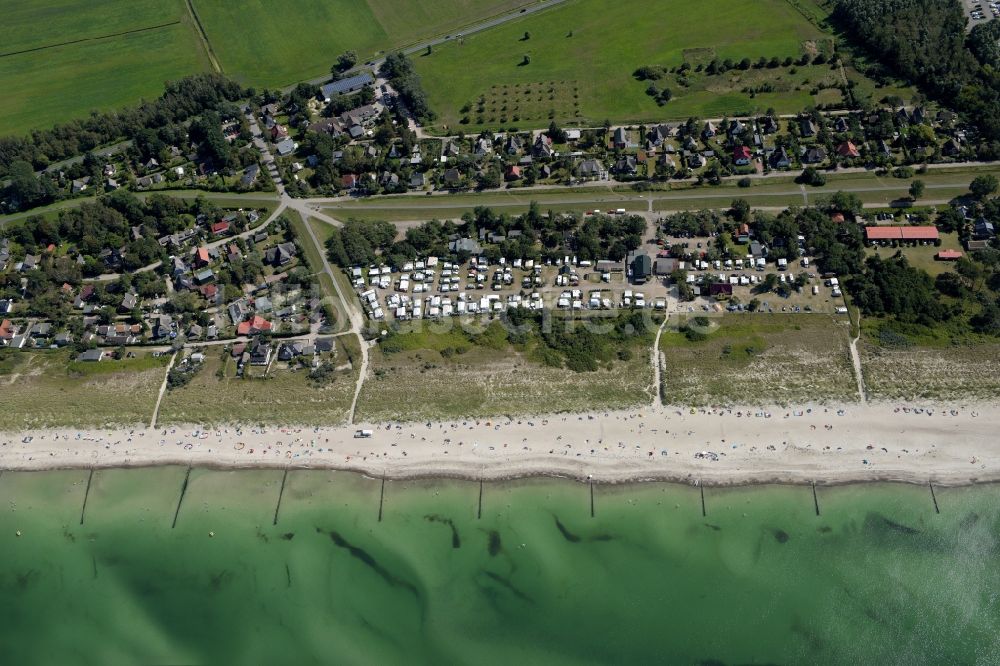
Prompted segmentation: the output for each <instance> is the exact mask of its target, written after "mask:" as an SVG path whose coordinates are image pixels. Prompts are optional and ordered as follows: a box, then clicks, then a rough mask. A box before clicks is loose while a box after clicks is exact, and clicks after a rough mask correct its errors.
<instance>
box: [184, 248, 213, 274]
mask: <svg viewBox="0 0 1000 666" xmlns="http://www.w3.org/2000/svg"><path fill="white" fill-rule="evenodd" d="M210 263H212V258H211V255H209V253H208V248H207V247H199V248H198V249H197V250H195V253H194V265H195V266H197V267H198V268H203V267H205V266H208V265H209V264H210ZM182 265H183V264H182ZM181 272H182V273H183V272H184V271H181Z"/></svg>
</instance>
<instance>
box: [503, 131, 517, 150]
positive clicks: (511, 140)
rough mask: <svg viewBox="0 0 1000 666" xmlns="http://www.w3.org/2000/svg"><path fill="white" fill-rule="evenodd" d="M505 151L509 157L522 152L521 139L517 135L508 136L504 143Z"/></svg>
mask: <svg viewBox="0 0 1000 666" xmlns="http://www.w3.org/2000/svg"><path fill="white" fill-rule="evenodd" d="M503 149H504V151H506V153H507V154H508V155H517V154H518V153H520V152H521V139H520V137H518V136H517V135H516V134H510V135H508V136H507V141H506V142H504V147H503Z"/></svg>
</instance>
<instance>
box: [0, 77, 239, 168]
mask: <svg viewBox="0 0 1000 666" xmlns="http://www.w3.org/2000/svg"><path fill="white" fill-rule="evenodd" d="M252 94H253V91H250V90H245V89H244V88H243V87H242V86H240V85H239V84H238V83H236V82H235V81H232V80H230V79H228V78H226V77H225V76H222V75H220V74H195V75H192V76H188V77H185V78H183V79H180V80H179V81H171V82H167V83H166V85H165V89H164V91H163V94H162V95H160V96H159V97H158V98H157V99H155V100H153V101H150V102H143V103H141V104H139V105H137V106H133V107H129V108H125V109H120V110H118V111H108V112H106V113H94V114H92V115H91V116H90V117H89V118H86V119H79V120H73V121H71V122H68V123H63V124H60V125H56V126H55V127H53V128H51V129H44V130H35V131H33V132H31V133H30V134H29V135H28V136H23V137H14V136H8V137H2V138H0V177H5V176H7V175H8V174H9V173H10V169H11V166H12V165H14V164H15V163H17V162H22V163H27V164H30V165H31V167H32V168H33V169H36V170H37V169H44V168H46V167H48V166H49V165H50V164H51V163H53V162H58V161H60V160H64V159H67V158H70V157H75V156H77V155H82V154H84V153H87V152H89V151H92V150H94V149H95V148H99V147H100V146H103V145H107V144H109V143H113V142H115V141H119V140H122V139H133V138H135V137H136V136H137V135H139V133H140V132H143V131H144V130H151V129H157V128H161V127H166V126H168V125H172V124H176V123H181V122H184V121H186V120H188V119H190V118H192V117H194V116H197V115H199V114H201V113H204V112H205V111H209V110H220V109H221V108H224V107H225V106H227V105H230V104H231V103H233V102H235V101H237V100H240V99H243V98H245V97H248V96H251V95H252Z"/></svg>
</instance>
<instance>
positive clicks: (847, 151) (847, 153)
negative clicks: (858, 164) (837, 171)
mask: <svg viewBox="0 0 1000 666" xmlns="http://www.w3.org/2000/svg"><path fill="white" fill-rule="evenodd" d="M837 152H838V153H840V155H841V156H842V157H860V156H861V153H859V152H858V147H857V146H855V145H854V144H853V143H851V142H850V141H845V142H844V143H842V144H840V145H839V146H837Z"/></svg>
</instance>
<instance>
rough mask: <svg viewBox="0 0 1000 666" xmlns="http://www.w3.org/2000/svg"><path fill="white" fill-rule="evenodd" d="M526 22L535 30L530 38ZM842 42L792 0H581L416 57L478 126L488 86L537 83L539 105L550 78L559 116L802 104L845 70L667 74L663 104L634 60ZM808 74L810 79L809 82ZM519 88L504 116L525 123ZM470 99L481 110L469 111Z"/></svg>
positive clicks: (449, 116) (451, 110)
mask: <svg viewBox="0 0 1000 666" xmlns="http://www.w3.org/2000/svg"><path fill="white" fill-rule="evenodd" d="M525 32H529V33H530V38H529V39H527V40H525V39H524V33H525ZM830 45H831V38H830V35H829V34H827V33H825V32H823V31H821V30H820V29H819V28H817V27H816V26H815V25H813V24H812V23H810V21H808V20H807V19H806V18H805V17H804V16H803V15H802V14H801V13H799V12H798V11H796V9H795V8H794V7H793V6H792V5H791V4H790V3H788V2H786V1H785V0H761V1H760V2H756V3H754V4H753V6H748V5H747V4H746V3H740V2H738V1H737V0H709V2H701V3H693V2H691V1H690V0H653V1H652V2H645V3H624V4H621V5H618V6H615V7H613V8H610V7H609V6H608V5H607V3H606V2H602V1H601V0H570V1H569V2H566V3H564V4H561V5H559V6H558V7H555V8H553V9H551V10H548V11H545V12H541V13H538V14H533V15H529V16H527V17H525V18H524V19H523V20H518V21H512V22H510V23H508V24H506V25H503V26H500V27H498V28H496V29H493V30H489V31H486V32H482V33H478V34H475V35H471V36H469V37H467V38H465V39H464V40H462V41H460V42H453V43H449V44H447V45H442V46H440V47H437V48H435V50H434V52H433V53H432V54H431V55H429V56H425V57H417V58H415V62H416V68H417V71H418V73H419V74H420V75H421V77H422V79H423V82H424V87H425V88H426V90H427V92H428V94H429V96H430V101H431V107H432V108H433V109H434V110H435V111H437V113H438V114H439V116H440V126H448V127H451V128H456V127H458V126H459V121H460V120H461V119H462V118H463V116H468V128H469V129H475V128H476V126H477V125H478V124H479V123H480V121H479V116H480V115H482V116H484V117H483V119H482V122H483V123H484V124H490V123H489V122H488V116H487V115H485V114H483V113H479V112H478V107H479V105H480V104H479V102H480V98H483V101H484V102H485V105H486V106H489V105H490V104H491V103H492V100H493V99H494V98H495V97H496V91H497V89H498V87H499V89H500V90H501V91H503V90H504V86H507V90H508V91H512V92H514V91H520V92H521V94H522V95H523V93H524V89H525V87H526V86H529V85H530V86H532V88H531V97H530V99H531V100H533V101H532V105H533V106H532V107H531V108H532V109H534V105H536V104H537V99H536V98H537V93H538V90H539V86H541V91H542V94H543V100H542V103H543V104H544V103H546V102H547V103H548V110H549V111H551V115H552V117H553V118H554V119H556V120H557V121H559V122H564V123H565V122H576V123H582V124H599V123H601V122H602V121H603V120H604V119H610V120H611V121H612V122H640V121H647V120H657V119H667V118H687V117H688V116H702V117H706V116H707V117H716V116H721V115H723V114H725V113H739V112H745V111H750V110H753V109H760V110H765V109H767V108H768V107H774V108H775V109H776V110H777V111H778V112H781V113H793V112H797V111H799V110H801V109H802V108H804V107H805V106H807V105H808V104H810V103H815V102H816V100H815V99H814V97H815V96H814V95H813V94H812V92H811V91H812V90H813V89H814V88H815V87H816V86H817V85H820V86H822V85H827V84H832V83H835V82H836V81H835V78H836V76H835V75H836V72H835V71H833V70H831V69H830V68H829V67H818V68H811V67H807V68H799V71H797V72H795V73H792V72H791V68H786V67H777V68H770V69H761V70H752V71H735V70H731V71H730V72H727V73H726V74H724V75H719V76H716V75H712V76H709V75H707V74H705V73H703V72H692V73H691V74H690V76H689V77H688V84H689V85H688V86H687V87H685V86H683V85H681V84H680V83H679V82H678V81H677V79H676V76H674V75H671V74H668V75H667V76H665V77H664V78H663V79H661V80H660V81H658V82H657V83H658V85H659V87H660V88H663V87H668V88H670V89H671V91H672V92H673V94H674V97H673V99H672V100H671V101H670V102H668V103H667V104H666V105H665V106H662V107H661V106H658V105H657V103H656V102H655V101H654V100H653V99H652V98H651V97H650V96H649V95H647V94H646V88H647V86H648V83H647V82H644V81H638V80H636V79H635V78H634V77H633V72H634V71H635V70H636V69H637V68H639V67H641V66H645V65H658V66H666V67H667V68H670V67H675V66H679V65H681V64H682V63H683V62H685V61H687V62H689V63H691V65H692V67H696V66H697V65H699V64H701V65H707V64H708V62H710V61H711V60H712V59H713V58H719V59H720V60H724V59H727V58H728V59H732V60H733V61H735V62H738V61H740V60H741V59H742V58H744V57H746V58H750V59H751V60H753V61H756V60H757V59H758V58H760V57H762V56H763V57H766V58H769V59H770V58H772V57H777V58H780V59H784V58H786V57H791V58H798V57H799V56H800V55H802V54H803V53H806V52H811V53H815V52H821V51H828V50H829V49H830ZM526 55H527V56H528V57H529V58H530V62H528V63H525V62H524V56H526ZM813 69H815V70H816V71H812V70H813ZM831 77H832V78H831ZM827 78H830V80H829V81H826V79H827ZM804 79H808V82H807V83H805V84H803V80H804ZM765 83H766V84H770V85H771V86H772V87H773V92H764V93H761V94H759V95H758V96H757V97H754V98H751V97H750V95H749V93H748V92H744V91H743V89H744V88H748V87H757V86H760V85H762V84H765ZM514 86H520V88H514ZM550 88H551V89H552V91H551V92H550ZM515 97H516V96H511V97H510V99H509V100H508V110H507V115H506V118H507V120H506V121H505V122H504V121H500V117H499V116H497V122H502V124H505V125H506V124H512V125H516V124H518V122H519V121H518V120H517V119H515V118H514V115H515V113H514V112H513V107H512V104H513V102H514V101H515ZM549 97H551V99H549ZM827 101H830V100H827ZM466 105H468V107H469V110H468V111H464V112H463V111H462V109H463V108H465V107H466ZM526 113H529V114H533V113H535V112H534V111H533V110H532V111H527V112H526ZM545 116H546V117H545V118H544V122H541V123H539V122H538V121H537V120H535V119H534V116H532V119H531V120H530V122H528V123H525V124H531V125H533V126H534V125H539V124H541V125H547V124H548V121H549V114H548V113H546V114H545ZM495 125H496V123H493V126H495Z"/></svg>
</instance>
